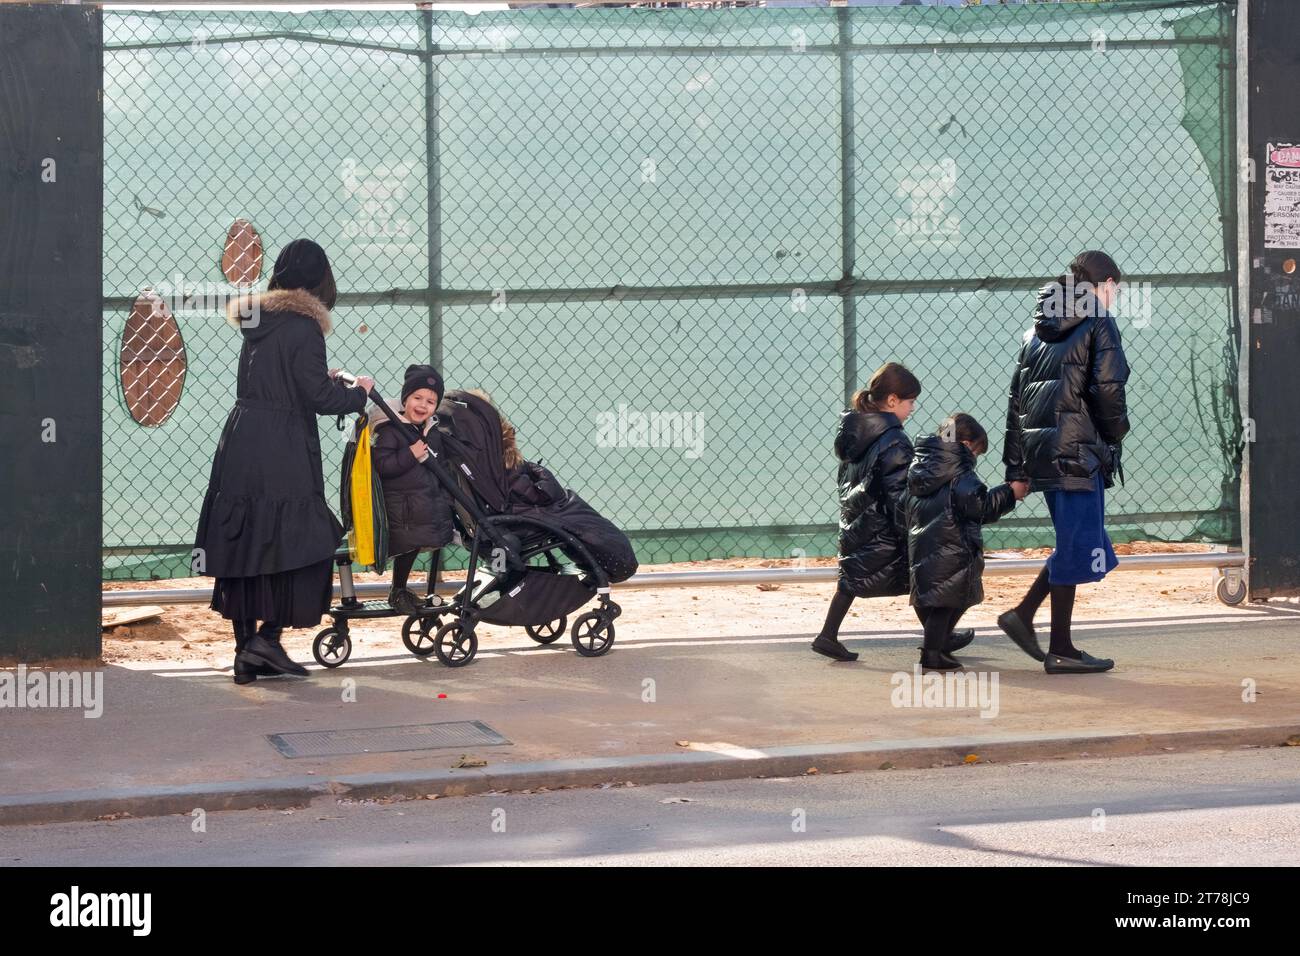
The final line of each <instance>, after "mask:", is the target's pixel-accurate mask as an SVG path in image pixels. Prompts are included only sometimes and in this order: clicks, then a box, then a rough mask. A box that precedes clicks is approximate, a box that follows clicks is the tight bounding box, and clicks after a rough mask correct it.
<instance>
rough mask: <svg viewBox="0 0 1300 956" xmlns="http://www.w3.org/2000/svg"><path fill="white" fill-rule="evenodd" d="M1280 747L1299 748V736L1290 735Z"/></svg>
mask: <svg viewBox="0 0 1300 956" xmlns="http://www.w3.org/2000/svg"><path fill="white" fill-rule="evenodd" d="M1282 746H1284V747H1300V734H1292V735H1291V736H1290V737H1288V738H1287V739H1286V743H1285V744H1283V745H1282Z"/></svg>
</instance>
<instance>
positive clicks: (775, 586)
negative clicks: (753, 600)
mask: <svg viewBox="0 0 1300 956" xmlns="http://www.w3.org/2000/svg"><path fill="white" fill-rule="evenodd" d="M758 589H759V590H760V591H779V590H781V585H779V584H766V583H765V584H760V585H758Z"/></svg>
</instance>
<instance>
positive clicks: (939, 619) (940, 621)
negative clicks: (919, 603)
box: [915, 607, 966, 651]
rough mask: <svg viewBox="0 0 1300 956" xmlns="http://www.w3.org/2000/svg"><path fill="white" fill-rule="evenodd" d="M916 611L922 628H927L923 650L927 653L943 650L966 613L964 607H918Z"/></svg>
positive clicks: (922, 643) (922, 645) (922, 644)
mask: <svg viewBox="0 0 1300 956" xmlns="http://www.w3.org/2000/svg"><path fill="white" fill-rule="evenodd" d="M915 610H916V616H917V617H919V618H920V619H921V626H922V627H924V628H925V639H924V640H923V641H922V642H921V649H922V650H926V651H941V650H943V646H944V645H945V644H947V643H948V638H950V637H951V636H952V629H953V628H954V627H956V626H957V622H958V621H960V620H961V616H962V615H963V614H965V613H966V609H965V608H964V607H918V608H915Z"/></svg>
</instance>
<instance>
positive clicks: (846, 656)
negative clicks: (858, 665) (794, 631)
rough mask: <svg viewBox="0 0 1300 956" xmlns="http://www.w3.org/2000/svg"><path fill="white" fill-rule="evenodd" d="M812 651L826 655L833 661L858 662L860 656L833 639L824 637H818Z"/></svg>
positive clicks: (813, 643)
mask: <svg viewBox="0 0 1300 956" xmlns="http://www.w3.org/2000/svg"><path fill="white" fill-rule="evenodd" d="M812 649H813V650H814V651H816V652H817V653H818V654H822V655H825V656H826V657H829V658H831V659H832V660H837V661H856V660H857V659H858V655H857V654H856V653H854V652H853V651H851V650H849V649H848V648H847V647H845V646H844V645H843V644H841V643H840V642H839V641H837V640H835V638H833V637H822V636H821V635H820V634H818V635H817V640H815V641H813V642H812Z"/></svg>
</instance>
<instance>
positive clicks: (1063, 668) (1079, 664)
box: [1043, 651, 1115, 674]
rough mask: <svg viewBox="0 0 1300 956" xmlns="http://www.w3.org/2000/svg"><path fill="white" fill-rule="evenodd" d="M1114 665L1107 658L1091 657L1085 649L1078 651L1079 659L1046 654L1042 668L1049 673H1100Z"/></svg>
mask: <svg viewBox="0 0 1300 956" xmlns="http://www.w3.org/2000/svg"><path fill="white" fill-rule="evenodd" d="M1114 666H1115V662H1114V661H1112V660H1109V659H1102V658H1099V657H1093V656H1092V655H1091V654H1089V653H1088V652H1087V651H1080V652H1079V660H1075V659H1074V658H1073V657H1062V656H1061V655H1060V654H1048V655H1047V661H1046V662H1045V663H1044V664H1043V670H1045V671H1047V673H1049V674H1100V673H1101V672H1102V671H1108V670H1110V669H1111V668H1112V667H1114Z"/></svg>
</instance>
